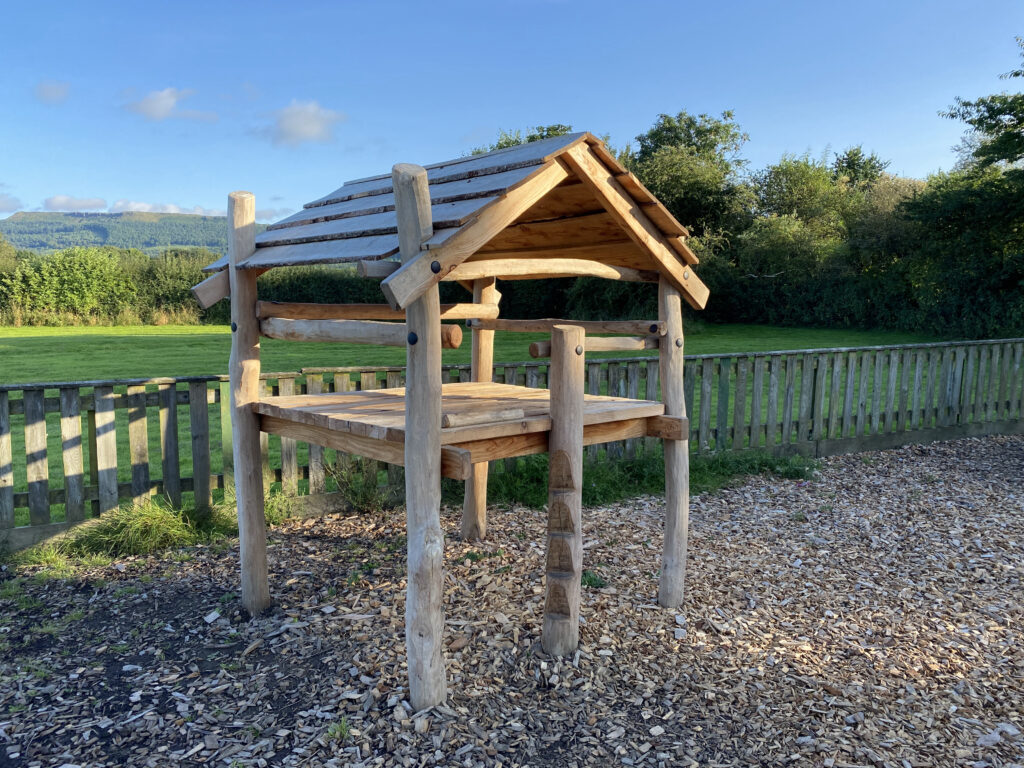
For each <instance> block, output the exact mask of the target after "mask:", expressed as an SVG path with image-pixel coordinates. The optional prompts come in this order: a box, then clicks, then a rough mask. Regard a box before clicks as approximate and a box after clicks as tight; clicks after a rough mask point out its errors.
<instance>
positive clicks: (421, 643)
mask: <svg viewBox="0 0 1024 768" xmlns="http://www.w3.org/2000/svg"><path fill="white" fill-rule="evenodd" d="M254 210H255V208H254V202H253V197H252V195H250V194H248V193H246V192H235V193H233V194H232V195H231V196H230V197H229V200H228V219H229V225H230V228H231V231H230V241H229V249H228V256H227V257H226V258H222V259H220V260H219V261H217V262H215V263H214V264H211V265H210V266H209V267H208V268H207V270H208V271H210V272H213V275H212V276H211V277H209V278H208V279H206V280H204V281H203V282H202V283H200V284H199V285H197V286H196V287H195V288H194V289H193V290H194V292H195V295H196V297H197V298H198V299H199V301H200V303H201V304H203V305H204V306H209V305H210V304H212V303H214V302H215V301H218V300H219V299H221V298H224V297H227V296H230V299H231V321H232V322H231V329H232V347H231V363H230V377H231V387H230V388H231V413H232V418H233V424H234V431H233V445H234V456H235V485H236V490H237V500H238V521H239V535H240V539H241V568H242V600H243V603H244V605H245V607H246V609H247V610H248V611H249V612H250V613H251V614H254V615H255V614H257V613H259V612H260V611H262V610H264V609H265V608H266V607H267V606H268V605H269V604H270V592H269V586H268V582H267V559H266V528H265V522H264V515H263V480H262V473H261V466H260V451H259V442H260V432H261V431H262V432H268V433H275V434H279V435H283V436H285V437H289V438H293V439H297V440H302V441H305V442H308V443H311V444H314V445H320V446H326V447H331V448H336V449H339V450H342V451H345V452H347V453H353V454H358V455H362V456H366V457H369V458H373V459H378V460H382V461H385V462H390V463H393V464H401V465H404V466H405V484H406V507H407V532H408V587H407V590H408V594H407V600H406V616H405V623H406V649H407V658H408V667H409V690H410V701H411V703H412V705H413V706H414V707H415V708H416V709H422V708H424V707H429V706H432V705H435V704H438V703H440V702H442V701H443V700H444V699H445V695H446V681H445V671H444V661H443V658H442V629H443V626H444V619H443V615H442V597H443V594H442V590H443V580H442V563H443V544H444V538H443V534H442V532H441V526H440V518H439V510H440V500H441V499H440V497H441V487H440V482H441V477H442V476H445V477H453V478H458V479H461V480H465V482H466V495H465V506H464V509H463V516H462V535H463V536H464V537H466V538H483V537H484V535H485V534H486V529H487V517H486V501H487V466H488V465H487V462H489V461H492V460H495V459H500V458H508V457H514V456H522V455H526V454H532V453H543V452H545V451H547V452H548V453H549V454H550V477H549V502H548V519H549V522H548V542H547V565H546V598H545V600H546V601H545V609H544V610H545V615H544V626H543V634H542V644H543V647H544V649H545V650H546V651H547V652H548V653H551V654H556V655H563V654H567V653H571V652H572V651H573V650H575V648H576V646H577V644H578V641H579V610H580V577H581V574H582V570H583V564H582V559H583V540H582V532H581V520H580V515H581V499H582V463H583V446H585V445H592V444H595V443H603V442H609V441H614V440H622V439H627V438H636V437H644V436H647V437H657V438H661V439H663V440H664V445H665V475H666V478H665V479H666V501H667V504H666V520H665V543H664V552H663V556H662V562H661V577H660V584H659V589H658V599H659V601H660V603H661V604H662V605H664V606H667V607H672V608H674V607H677V606H678V605H679V604H680V603H681V601H682V597H683V578H684V573H685V563H686V534H687V517H688V499H687V497H688V490H689V489H688V485H689V478H688V464H687V453H688V451H687V436H688V434H689V430H688V425H687V421H686V413H685V404H684V400H683V322H682V306H681V302H682V301H686V302H687V303H688V304H689V305H690V306H692V307H694V308H698V309H699V308H702V307H703V306H704V305H705V303H706V301H707V296H708V292H707V288H706V287H705V286H704V284H703V283H702V282H701V281H700V280H699V279H698V278H697V276H696V275H695V274H694V272H693V269H692V267H693V265H694V264H696V263H697V259H696V257H695V256H694V255H693V253H692V252H691V251H690V249H689V248H688V247H687V245H686V241H685V238H686V237H687V232H686V230H685V229H684V228H683V227H682V226H681V225H680V224H679V223H678V222H677V221H676V220H675V219H674V218H673V217H672V216H671V214H669V212H668V211H667V210H666V209H665V208H664V206H662V205H661V203H659V202H658V201H657V200H656V199H655V198H654V197H653V196H652V195H651V194H650V193H649V192H648V191H647V190H646V189H645V188H644V187H643V185H641V184H640V183H639V182H638V181H637V179H636V178H635V177H633V176H632V175H631V174H630V173H628V172H627V171H626V170H625V169H624V168H623V167H622V166H621V165H620V164H619V163H618V162H617V161H616V160H615V158H614V157H613V156H612V155H611V154H610V153H609V152H608V151H607V150H606V149H605V147H604V146H603V145H602V143H601V142H600V141H599V140H598V139H596V138H595V137H594V136H592V135H591V134H588V133H576V134H570V135H566V136H560V137H557V138H552V139H546V140H544V141H538V142H534V143H530V144H525V145H521V146H516V147H510V148H507V149H501V150H497V151H494V152H489V153H487V154H482V155H472V156H468V157H462V158H459V159H456V160H451V161H448V162H444V163H438V164H436V165H430V166H426V167H425V168H423V167H419V166H415V165H405V164H400V165H396V166H394V169H393V171H392V173H391V174H390V175H386V176H376V177H372V178H365V179H359V180H356V181H350V182H347V183H346V184H344V185H343V186H342V187H340V188H339V189H337V190H336V191H334V192H332V193H331V194H329V195H327V196H326V197H322V198H320V199H319V200H315V201H313V202H312V203H309V204H308V205H306V206H305V207H304V209H303V210H302V211H300V212H299V213H296V214H295V215H293V216H290V217H288V218H286V219H284V220H282V221H280V222H277V223H276V224H273V225H271V226H270V227H269V228H268V229H267V230H266V231H265V232H263V233H261V234H260V235H259V236H256V235H255V223H254ZM396 256H397V258H395V257H396ZM353 262H354V263H356V265H357V268H358V270H359V273H360V274H362V275H364V276H367V277H373V278H378V279H381V281H382V282H381V290H382V292H383V294H384V296H385V298H386V299H387V304H379V305H377V304H374V305H355V304H353V305H316V304H291V303H272V302H264V301H260V300H259V298H258V296H257V292H256V278H257V277H258V276H259V275H260V274H261V273H263V272H265V271H266V270H268V269H271V268H274V267H287V266H294V265H309V264H344V263H353ZM583 275H587V276H597V277H604V278H607V279H610V280H628V281H642V282H652V283H657V284H658V304H659V317H658V318H657V319H656V320H650V321H643V322H639V321H627V322H571V321H564V320H512V319H504V318H501V319H499V302H500V299H501V294H500V293H499V291H498V285H497V284H496V282H495V281H496V279H499V280H530V279H546V278H553V277H565V276H583ZM441 281H457V282H458V283H459V284H460V285H462V286H463V287H464V288H465V289H466V290H467V291H468V292H469V293H471V294H472V301H467V302H466V303H459V304H452V305H441V304H440V301H439V296H438V283H439V282H441ZM403 319H404V321H405V322H404V323H402V322H395V321H401V320H403ZM445 321H465V323H466V325H467V326H468V327H470V328H471V329H472V345H473V347H472V352H473V357H472V360H473V364H472V382H466V383H453V384H443V385H442V383H441V349H442V347H444V348H449V347H458V346H459V345H460V343H461V341H462V330H461V328H460V326H459V325H458V324H446V323H445ZM496 330H505V331H549V332H550V333H551V341H550V343H547V342H545V343H542V344H534V345H532V347H531V354H533V355H535V356H538V357H548V356H549V357H550V368H549V380H550V390H549V391H545V390H538V389H530V388H526V387H519V386H512V385H508V384H496V383H493V381H492V379H493V339H494V331H496ZM593 333H603V334H628V335H625V336H623V335H619V336H593V335H588V334H593ZM261 336H266V337H269V338H275V339H290V340H296V341H343V342H360V343H366V344H387V345H394V346H405V347H406V350H407V360H408V364H407V372H406V387H405V388H403V389H383V390H373V391H365V392H337V393H325V394H315V393H311V394H305V395H300V396H279V397H265V398H262V399H261V398H260V397H259V394H258V383H259V375H260V357H259V355H260V346H259V345H260V337H261ZM655 347H656V348H657V349H658V350H659V355H660V368H661V373H660V378H661V389H662V402H655V401H648V400H630V399H626V398H618V397H603V396H599V395H596V394H590V395H584V386H583V372H584V352H585V351H601V350H639V349H651V348H655Z"/></svg>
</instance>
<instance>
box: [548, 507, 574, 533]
mask: <svg viewBox="0 0 1024 768" xmlns="http://www.w3.org/2000/svg"><path fill="white" fill-rule="evenodd" d="M574 523H575V521H574V520H573V514H572V509H571V508H570V507H569V505H568V504H566V503H565V502H564V501H561V500H552V501H550V502H549V504H548V532H549V533H572V532H573V531H574V530H576V526H575V525H574Z"/></svg>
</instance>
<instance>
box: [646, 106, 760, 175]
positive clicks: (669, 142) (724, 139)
mask: <svg viewBox="0 0 1024 768" xmlns="http://www.w3.org/2000/svg"><path fill="white" fill-rule="evenodd" d="M733 117H734V115H733V112H732V111H731V110H727V111H725V112H723V113H722V117H721V119H719V118H715V117H711V116H710V115H706V114H700V115H691V114H690V113H689V112H686V111H685V110H684V111H682V112H679V113H678V114H677V115H675V116H674V117H673V116H671V115H666V114H661V115H658V119H657V120H655V121H654V125H652V126H651V127H650V128H649V129H648V130H647V132H646V133H642V134H640V135H639V136H637V137H636V141H637V150H636V153H635V154H634V159H635V160H636V161H637V162H644V161H646V160H649V159H651V158H652V157H653V156H654V155H656V154H657V153H658V152H659V151H661V150H663V149H666V148H679V147H685V148H688V149H690V150H692V152H693V154H695V155H697V156H699V157H704V158H713V159H714V160H715V161H716V162H718V163H721V164H722V168H723V170H724V171H726V172H727V173H731V172H733V171H736V170H739V169H740V168H741V167H742V166H743V165H744V161H743V160H742V159H741V158H740V151H741V150H742V149H743V145H744V144H746V143H747V141H748V140H749V139H750V137H749V136H748V135H747V134H746V133H744V132H743V131H742V130H741V129H740V126H739V123H737V122H736V121H735V120H734V119H733Z"/></svg>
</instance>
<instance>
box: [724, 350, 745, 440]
mask: <svg viewBox="0 0 1024 768" xmlns="http://www.w3.org/2000/svg"><path fill="white" fill-rule="evenodd" d="M726 401H728V398H726ZM746 415H747V361H746V358H742V357H741V358H739V359H738V360H737V361H736V394H735V396H734V397H733V411H732V448H733V450H734V451H741V450H743V448H744V447H745V445H744V443H745V441H744V437H745V435H744V433H743V430H744V425H745V424H746V421H747V419H746Z"/></svg>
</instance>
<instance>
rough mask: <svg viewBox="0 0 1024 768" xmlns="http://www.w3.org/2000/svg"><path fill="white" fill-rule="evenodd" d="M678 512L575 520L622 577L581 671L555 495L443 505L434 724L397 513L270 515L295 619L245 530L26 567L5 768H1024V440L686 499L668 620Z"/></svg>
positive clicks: (11, 666) (11, 636)
mask: <svg viewBox="0 0 1024 768" xmlns="http://www.w3.org/2000/svg"><path fill="white" fill-rule="evenodd" d="M662 503H663V502H662V500H661V499H658V498H641V499H634V500H631V501H629V502H626V503H621V504H616V505H613V506H608V507H602V508H589V509H587V510H586V511H585V542H586V549H585V560H586V564H585V567H586V568H587V569H589V570H591V571H593V573H594V575H595V576H597V577H599V579H603V580H604V581H605V582H606V586H604V587H601V588H597V587H585V588H584V598H583V599H584V604H583V611H582V614H583V616H584V619H585V623H584V624H583V626H582V627H581V635H582V644H581V646H580V649H579V652H578V653H577V654H575V655H574V656H573V657H572V658H569V659H553V658H549V657H547V656H545V655H544V654H543V652H542V651H541V650H540V646H539V632H540V628H541V620H542V615H541V599H542V585H543V582H542V578H543V562H542V555H543V542H544V530H545V515H544V513H543V511H540V510H531V509H524V508H516V509H512V510H492V512H491V531H492V534H491V536H490V540H489V541H488V542H486V543H484V544H469V543H463V542H460V541H458V540H457V538H456V536H457V531H458V512H457V510H447V511H446V513H445V516H444V526H445V532H446V535H447V542H446V578H447V583H446V602H445V611H446V620H447V633H448V642H449V646H448V652H447V659H448V674H449V685H450V696H449V700H448V703H447V706H443V707H436V708H433V709H431V710H428V711H426V712H423V713H419V714H417V715H413V714H412V713H411V712H410V708H409V705H408V703H407V701H406V690H405V688H404V685H405V670H404V649H403V637H402V615H403V611H404V581H403V569H404V550H405V540H404V530H403V517H402V514H401V512H397V513H383V514H379V515H372V516H360V517H329V518H326V519H321V520H315V521H292V522H289V523H287V524H285V525H284V526H282V527H279V528H276V529H274V530H273V531H272V533H271V538H270V544H271V546H270V550H269V551H270V557H271V579H272V582H271V584H272V591H273V593H274V597H275V599H276V600H277V608H276V609H275V611H274V612H273V613H272V614H271V615H268V616H265V617H262V618H259V619H257V620H255V621H251V622H250V621H245V620H244V619H243V617H242V616H241V613H240V609H239V601H238V597H237V595H236V591H237V589H238V586H237V585H238V576H237V573H238V562H237V548H233V547H232V546H231V544H233V543H234V542H232V543H229V544H228V545H225V546H220V547H216V546H214V547H201V548H197V549H192V550H188V551H186V552H179V553H172V554H168V555H166V556H162V557H159V558H140V559H137V560H130V561H124V562H120V563H115V564H114V565H112V566H108V567H103V568H97V569H94V570H93V571H91V572H89V573H87V574H85V575H84V576H82V577H79V578H76V579H74V580H63V581H62V580H37V579H34V578H32V574H31V572H22V573H20V574H13V573H11V572H10V571H8V572H6V573H5V574H3V577H4V581H3V582H0V610H2V612H3V613H2V620H0V642H2V645H0V765H12V766H83V767H84V766H125V765H131V766H169V765H180V766H188V765H207V766H221V767H223V768H239V767H241V766H251V765H258V766H267V765H275V766H276V765H282V766H339V767H340V766H429V765H443V766H468V767H470V768H472V767H473V766H526V765H532V766H576V767H577V768H579V767H580V766H585V765H599V766H604V765H642V766H652V767H653V766H759V765H763V766H776V765H796V766H801V765H803V766H830V767H834V768H850V767H851V766H880V767H886V766H891V767H892V768H919V767H921V766H971V767H972V768H986V767H987V766H992V768H1009V767H1010V766H1018V768H1019V766H1020V765H1022V764H1024V738H1022V735H1021V731H1022V730H1024V637H1022V632H1024V630H1022V618H1024V615H1022V614H1024V602H1022V595H1024V578H1022V576H1024V438H1022V437H1019V436H1018V437H991V438H984V439H968V440H960V441H954V442H948V443H940V444H934V445H931V446H926V447H907V448H903V449H899V450H895V451H889V452H882V453H871V454H860V455H855V456H845V457H836V458H831V459H827V460H825V461H824V462H823V465H822V468H821V471H820V473H819V475H818V476H817V477H816V478H815V479H813V480H810V481H791V480H780V479H777V478H765V477H759V478H750V479H748V480H747V481H745V482H744V483H743V484H742V485H739V486H738V487H735V488H732V489H728V490H725V491H721V492H718V493H714V494H709V495H706V496H702V497H695V498H694V499H693V500H692V506H691V538H690V563H689V572H688V592H687V597H686V602H685V605H684V606H683V608H682V609H681V610H679V611H668V610H664V609H662V608H660V607H659V606H658V605H657V602H656V599H655V598H656V591H657V563H658V553H659V550H660V546H661V520H662ZM15 575H17V576H18V577H19V578H18V579H14V578H13V577H14V576H15ZM591 583H594V584H599V583H600V580H592V581H591Z"/></svg>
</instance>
